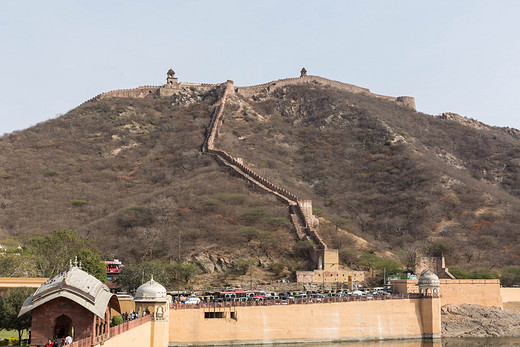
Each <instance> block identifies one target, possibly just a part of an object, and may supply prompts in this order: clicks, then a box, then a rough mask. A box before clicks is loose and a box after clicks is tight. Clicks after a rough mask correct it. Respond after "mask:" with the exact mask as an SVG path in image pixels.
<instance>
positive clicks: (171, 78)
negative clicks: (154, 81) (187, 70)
mask: <svg viewBox="0 0 520 347" xmlns="http://www.w3.org/2000/svg"><path fill="white" fill-rule="evenodd" d="M166 74H167V76H168V77H166V85H168V86H172V87H176V86H177V84H178V81H177V78H176V77H175V71H173V70H172V69H170V70H168V72H167V73H166Z"/></svg>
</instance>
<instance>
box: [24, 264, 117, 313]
mask: <svg viewBox="0 0 520 347" xmlns="http://www.w3.org/2000/svg"><path fill="white" fill-rule="evenodd" d="M57 298H66V299H69V300H71V301H74V302H75V303H77V304H78V305H80V306H82V307H84V308H86V309H87V310H89V311H90V312H92V313H94V314H96V315H97V316H99V317H101V318H103V319H104V318H105V310H106V308H107V306H108V304H109V303H112V307H113V308H114V309H116V310H118V311H119V310H120V308H119V301H118V300H117V297H116V295H115V294H112V293H110V289H108V287H107V286H106V285H105V284H103V283H102V282H101V281H100V280H98V279H97V278H95V277H94V276H92V275H90V274H88V273H87V272H85V271H83V270H81V269H80V268H79V267H77V266H71V267H70V268H69V269H68V270H67V271H64V272H62V273H60V274H59V275H56V276H54V277H52V278H50V279H49V280H48V281H47V282H45V283H43V284H42V285H41V286H40V287H39V288H38V289H37V290H36V292H34V294H31V295H30V296H29V297H28V298H27V299H25V302H24V303H23V306H22V308H21V309H20V313H19V314H18V315H19V316H21V315H23V314H24V313H26V312H29V311H31V310H33V309H35V308H36V307H38V306H41V305H43V304H45V303H47V302H49V301H52V300H54V299H57Z"/></svg>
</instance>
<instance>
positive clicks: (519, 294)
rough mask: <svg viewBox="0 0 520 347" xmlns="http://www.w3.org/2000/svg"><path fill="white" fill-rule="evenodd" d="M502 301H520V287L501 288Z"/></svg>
mask: <svg viewBox="0 0 520 347" xmlns="http://www.w3.org/2000/svg"><path fill="white" fill-rule="evenodd" d="M500 295H501V296H502V302H512V301H518V302H520V288H500Z"/></svg>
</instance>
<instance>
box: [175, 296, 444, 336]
mask: <svg viewBox="0 0 520 347" xmlns="http://www.w3.org/2000/svg"><path fill="white" fill-rule="evenodd" d="M438 300H439V299H438V298H423V299H402V300H378V301H371V302H370V301H365V302H344V303H321V304H300V305H275V306H251V307H231V308H220V309H219V308H217V309H213V308H212V309H210V308H206V309H187V310H182V309H177V310H170V328H169V336H170V345H203V344H237V343H241V344H244V343H273V342H325V341H357V340H383V339H405V338H415V339H420V338H423V337H433V338H438V337H440V305H438ZM206 312H222V313H221V315H222V318H205V317H207V316H205V315H206ZM232 312H234V313H233V315H232V314H231V313H232ZM422 312H425V314H424V315H423V313H422ZM427 315H428V316H427Z"/></svg>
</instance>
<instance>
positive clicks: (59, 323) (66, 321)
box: [54, 314, 74, 338]
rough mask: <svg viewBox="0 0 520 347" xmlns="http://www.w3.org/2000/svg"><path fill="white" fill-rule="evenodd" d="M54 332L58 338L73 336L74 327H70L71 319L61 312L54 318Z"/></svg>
mask: <svg viewBox="0 0 520 347" xmlns="http://www.w3.org/2000/svg"><path fill="white" fill-rule="evenodd" d="M54 334H55V335H56V336H57V337H58V338H62V337H67V336H71V337H72V338H74V336H73V335H74V328H73V327H72V319H71V318H70V317H69V316H67V315H65V314H62V315H61V316H58V317H56V319H55V320H54Z"/></svg>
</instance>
